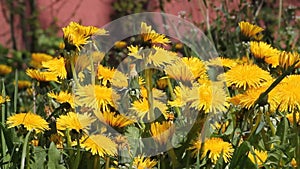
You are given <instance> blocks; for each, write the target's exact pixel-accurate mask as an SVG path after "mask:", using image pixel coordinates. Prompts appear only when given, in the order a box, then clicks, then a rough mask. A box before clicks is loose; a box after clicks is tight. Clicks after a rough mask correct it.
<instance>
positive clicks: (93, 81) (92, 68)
mask: <svg viewBox="0 0 300 169" xmlns="http://www.w3.org/2000/svg"><path fill="white" fill-rule="evenodd" d="M90 64H91V83H92V85H95V79H96V75H95V70H94V69H95V66H94V60H93V57H90Z"/></svg>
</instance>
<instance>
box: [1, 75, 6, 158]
mask: <svg viewBox="0 0 300 169" xmlns="http://www.w3.org/2000/svg"><path fill="white" fill-rule="evenodd" d="M2 97H4V99H5V97H6V94H5V85H4V80H2ZM5 112H6V111H5V103H3V104H2V105H1V124H2V125H4V124H5V114H6V113H5ZM0 132H1V145H2V146H1V147H2V156H3V157H4V156H5V154H6V151H7V147H6V142H5V137H4V133H3V131H2V130H1V131H0Z"/></svg>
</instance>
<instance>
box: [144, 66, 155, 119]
mask: <svg viewBox="0 0 300 169" xmlns="http://www.w3.org/2000/svg"><path fill="white" fill-rule="evenodd" d="M145 80H146V90H147V95H148V106H149V113H148V120H149V121H152V120H154V118H155V117H154V103H153V101H154V100H153V93H152V70H151V69H146V70H145Z"/></svg>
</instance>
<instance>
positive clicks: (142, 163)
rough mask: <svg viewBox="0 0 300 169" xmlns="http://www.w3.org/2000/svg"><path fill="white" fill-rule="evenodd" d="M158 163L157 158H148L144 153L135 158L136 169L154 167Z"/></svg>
mask: <svg viewBox="0 0 300 169" xmlns="http://www.w3.org/2000/svg"><path fill="white" fill-rule="evenodd" d="M156 164H157V161H156V160H151V159H150V158H146V157H145V156H143V155H138V156H137V157H134V159H133V166H134V167H135V168H136V169H147V168H149V169H150V168H153V167H154V166H155V165H156Z"/></svg>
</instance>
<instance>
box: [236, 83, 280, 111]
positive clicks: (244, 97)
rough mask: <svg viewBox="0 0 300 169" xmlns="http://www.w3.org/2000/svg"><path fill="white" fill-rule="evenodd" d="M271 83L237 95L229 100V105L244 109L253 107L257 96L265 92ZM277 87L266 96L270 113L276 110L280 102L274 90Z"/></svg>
mask: <svg viewBox="0 0 300 169" xmlns="http://www.w3.org/2000/svg"><path fill="white" fill-rule="evenodd" d="M272 82H273V81H269V82H267V83H265V84H263V85H262V86H261V87H258V88H252V89H248V90H247V91H246V92H245V93H243V94H238V95H236V96H234V97H232V98H231V99H230V101H231V103H233V104H235V105H240V106H242V107H244V108H246V109H250V108H251V107H253V106H254V103H255V101H256V100H257V99H258V98H259V96H260V95H261V94H262V93H263V92H265V91H266V90H267V88H268V87H269V86H270V85H271V84H272ZM278 87H279V86H276V87H275V88H274V89H273V90H272V91H271V92H270V93H269V94H268V100H267V101H268V103H269V104H270V112H273V111H275V110H276V109H277V107H278V104H279V102H280V99H279V97H278V96H277V91H276V89H277V88H278Z"/></svg>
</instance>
